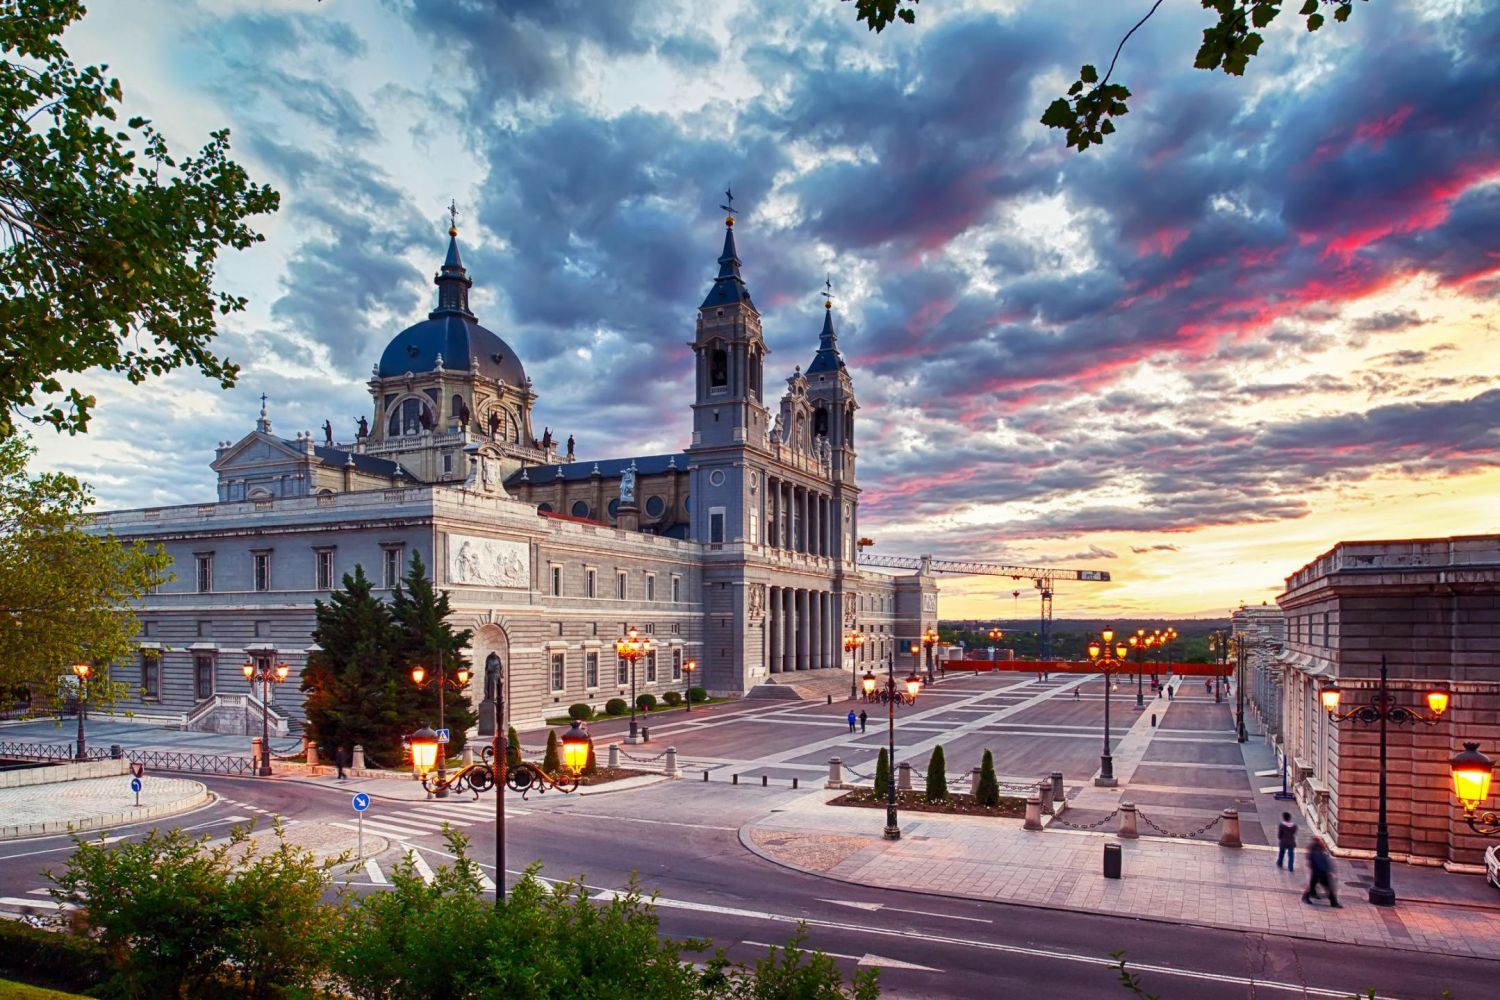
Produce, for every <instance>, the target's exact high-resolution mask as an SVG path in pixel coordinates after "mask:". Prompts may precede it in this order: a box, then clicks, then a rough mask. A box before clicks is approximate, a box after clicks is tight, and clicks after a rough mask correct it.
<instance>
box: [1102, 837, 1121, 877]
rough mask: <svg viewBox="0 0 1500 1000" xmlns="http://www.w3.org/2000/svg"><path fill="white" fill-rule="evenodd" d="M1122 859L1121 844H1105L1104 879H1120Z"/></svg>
mask: <svg viewBox="0 0 1500 1000" xmlns="http://www.w3.org/2000/svg"><path fill="white" fill-rule="evenodd" d="M1120 857H1121V851H1120V845H1119V844H1105V845H1104V877H1105V878H1119V877H1120Z"/></svg>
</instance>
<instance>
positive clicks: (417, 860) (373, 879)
mask: <svg viewBox="0 0 1500 1000" xmlns="http://www.w3.org/2000/svg"><path fill="white" fill-rule="evenodd" d="M401 847H402V848H403V849H404V850H405V854H403V855H402V857H401V859H400V861H405V860H406V859H407V858H408V857H409V858H411V863H412V868H413V869H414V870H415V871H416V873H417V877H418V878H420V879H421V880H422V881H423V882H426V883H427V884H428V885H431V884H432V881H433V879H435V878H437V873H436V872H434V871H433V870H432V865H431V864H430V863H428V861H427V859H426V858H425V857H423V856H422V852H421V851H420V850H418V849H417V848H415V847H413V846H411V845H410V844H402V845H401ZM400 861H397V862H388V863H389V864H391V865H392V866H393V867H394V865H396V864H399V863H400ZM364 873H365V877H366V878H368V879H369V882H368V883H366V884H368V885H370V886H372V887H374V888H378V889H385V888H389V887H390V884H391V880H390V879H389V878H388V877H387V876H386V872H385V869H384V868H382V867H381V866H380V862H379V861H377V860H376V859H374V858H366V859H365V864H364ZM350 881H352V880H350ZM479 888H480V890H481V891H483V892H494V891H495V880H494V879H492V878H490V877H489V876H488V875H486V874H485V873H484V872H482V871H481V872H480V873H479Z"/></svg>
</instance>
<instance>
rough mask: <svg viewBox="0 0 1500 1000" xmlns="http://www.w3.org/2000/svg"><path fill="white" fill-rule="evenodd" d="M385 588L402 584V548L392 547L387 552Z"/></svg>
mask: <svg viewBox="0 0 1500 1000" xmlns="http://www.w3.org/2000/svg"><path fill="white" fill-rule="evenodd" d="M384 554H385V586H386V588H387V589H389V588H391V587H394V586H396V584H398V583H400V582H401V547H400V546H397V545H392V546H390V547H388V548H386V550H385V553H384Z"/></svg>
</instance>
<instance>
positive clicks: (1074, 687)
mask: <svg viewBox="0 0 1500 1000" xmlns="http://www.w3.org/2000/svg"><path fill="white" fill-rule="evenodd" d="M1073 700H1074V701H1077V700H1078V685H1077V684H1074V685H1073Z"/></svg>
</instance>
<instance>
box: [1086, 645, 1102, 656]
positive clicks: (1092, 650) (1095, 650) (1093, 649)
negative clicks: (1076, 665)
mask: <svg viewBox="0 0 1500 1000" xmlns="http://www.w3.org/2000/svg"><path fill="white" fill-rule="evenodd" d="M1100 649H1101V647H1100V646H1099V644H1098V643H1097V642H1091V643H1089V659H1091V660H1097V659H1099V653H1100Z"/></svg>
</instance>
